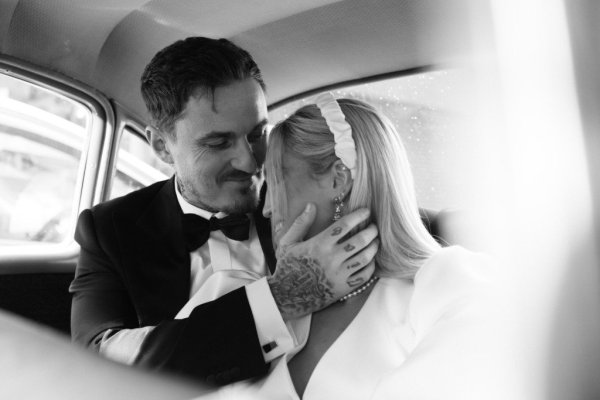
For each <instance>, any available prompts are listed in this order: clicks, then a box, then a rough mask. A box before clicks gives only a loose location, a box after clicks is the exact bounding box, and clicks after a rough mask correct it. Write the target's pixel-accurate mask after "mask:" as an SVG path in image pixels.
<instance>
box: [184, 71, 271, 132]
mask: <svg viewBox="0 0 600 400" xmlns="http://www.w3.org/2000/svg"><path fill="white" fill-rule="evenodd" d="M266 118H267V106H266V100H265V97H264V93H263V91H262V88H261V87H260V86H259V85H258V83H256V82H255V81H254V80H253V79H248V80H244V81H236V82H233V83H231V84H229V85H225V86H219V87H216V88H215V89H214V90H210V89H204V90H198V91H196V92H195V93H194V95H193V96H192V97H190V99H189V100H188V102H187V104H186V107H185V109H184V112H183V113H182V115H181V119H182V120H183V121H185V122H186V123H191V124H194V125H199V126H197V127H198V128H199V127H200V126H201V127H203V128H204V129H202V130H206V131H207V132H208V131H211V130H223V129H225V130H227V129H231V130H234V131H237V130H238V129H240V128H241V127H243V128H245V129H249V128H252V127H254V126H255V125H257V124H259V123H260V122H261V121H263V120H266Z"/></svg>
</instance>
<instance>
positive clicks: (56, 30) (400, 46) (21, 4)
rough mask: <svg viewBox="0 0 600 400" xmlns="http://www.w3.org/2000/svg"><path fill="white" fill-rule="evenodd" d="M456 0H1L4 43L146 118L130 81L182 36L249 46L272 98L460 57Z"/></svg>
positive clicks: (460, 17) (18, 55)
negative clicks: (166, 47) (255, 0)
mask: <svg viewBox="0 0 600 400" xmlns="http://www.w3.org/2000/svg"><path fill="white" fill-rule="evenodd" d="M448 3H449V2H446V1H443V0H421V1H413V0H381V1H377V2H373V1H371V0H346V1H333V0H307V1H302V2H297V1H293V0H275V1H261V2H249V1H246V0H233V1H228V2H226V5H225V6H224V5H223V4H224V3H223V2H222V1H219V0H201V1H196V0H185V1H177V2H173V1H169V0H154V1H143V0H112V1H101V2H98V1H96V0H78V1H76V2H73V1H68V0H61V1H52V2H46V1H30V0H3V1H1V2H0V37H2V41H1V43H0V45H1V48H0V53H2V54H4V55H6V56H9V57H12V58H14V59H16V60H18V61H24V62H25V63H29V64H33V65H36V66H41V67H43V68H47V69H50V70H52V71H55V72H57V73H58V74H60V75H63V76H66V77H69V78H72V79H74V80H76V81H80V82H82V83H84V84H86V85H88V86H90V87H92V88H95V89H97V90H100V91H101V92H103V93H104V94H105V95H106V96H107V97H108V98H110V99H112V100H113V101H115V102H117V103H119V104H120V105H122V106H123V107H125V109H126V110H128V111H129V112H130V113H131V114H132V115H133V116H135V117H137V118H138V119H140V120H142V121H143V120H145V117H146V114H145V109H144V106H143V103H142V100H141V96H140V95H139V91H138V90H132V88H137V87H138V82H139V78H140V76H141V73H142V71H143V68H144V66H145V65H146V63H147V62H148V61H149V60H150V59H151V58H152V56H153V55H154V54H155V53H156V52H157V51H158V50H160V49H161V48H163V47H164V46H166V45H168V44H170V43H172V42H174V41H176V40H178V39H182V38H185V37H188V36H209V37H226V38H229V39H231V40H232V41H233V42H235V43H236V44H238V45H240V46H242V47H243V48H245V49H247V50H248V51H249V52H250V53H251V54H252V55H253V56H254V58H255V60H256V61H257V63H258V64H259V66H260V67H261V69H262V71H263V74H264V76H265V80H266V83H267V86H268V101H269V103H271V104H273V103H278V102H281V101H282V100H285V99H287V98H289V97H292V96H294V95H297V94H299V93H303V92H308V91H311V90H314V89H318V88H321V87H326V86H330V85H333V84H336V83H339V82H345V81H353V80H359V79H363V78H368V77H371V76H374V75H379V74H386V73H390V72H400V71H405V70H409V69H411V68H415V67H421V66H428V65H432V64H443V63H447V62H453V61H455V60H457V59H460V57H461V55H463V54H465V53H466V52H468V51H469V46H470V42H469V40H468V38H469V32H468V29H467V27H468V26H469V21H468V18H469V13H467V12H464V11H465V10H467V9H468V7H467V6H466V3H467V0H464V1H463V0H461V1H460V2H452V5H450V4H448ZM232 10H235V12H232ZM449 21H451V23H450V22H449ZM460 27H462V28H464V29H459V28H460ZM432 39H435V40H432Z"/></svg>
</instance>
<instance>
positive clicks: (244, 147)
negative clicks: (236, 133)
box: [231, 140, 258, 174]
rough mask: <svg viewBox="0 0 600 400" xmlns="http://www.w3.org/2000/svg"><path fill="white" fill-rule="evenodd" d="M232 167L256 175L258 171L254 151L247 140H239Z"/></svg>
mask: <svg viewBox="0 0 600 400" xmlns="http://www.w3.org/2000/svg"><path fill="white" fill-rule="evenodd" d="M231 165H232V166H233V167H234V168H235V169H237V170H240V171H244V172H247V173H249V174H254V173H255V172H256V170H257V169H258V165H257V163H256V157H255V156H254V150H253V149H252V146H251V145H250V143H248V141H247V140H239V141H238V145H237V146H236V149H235V155H234V158H233V160H232V161H231Z"/></svg>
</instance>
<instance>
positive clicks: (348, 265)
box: [268, 204, 379, 319]
mask: <svg viewBox="0 0 600 400" xmlns="http://www.w3.org/2000/svg"><path fill="white" fill-rule="evenodd" d="M315 215H316V209H315V207H314V205H312V204H311V205H309V206H308V207H307V209H306V210H305V212H303V213H302V214H301V215H300V216H299V217H298V218H297V219H296V221H294V224H293V225H292V226H291V227H290V229H289V230H288V232H287V233H286V234H285V235H284V236H283V237H282V238H281V239H280V240H279V245H278V248H277V268H276V270H275V274H274V275H273V276H271V277H270V278H269V279H268V282H269V286H270V287H271V293H272V294H273V298H274V299H275V302H276V303H277V306H278V307H279V311H280V312H281V315H282V316H283V318H284V319H290V318H296V317H300V316H302V315H306V314H310V313H312V312H315V311H318V310H320V309H322V308H324V307H327V306H328V305H330V304H331V303H333V302H334V301H336V300H338V299H339V298H341V297H342V296H344V295H345V294H348V293H349V292H351V291H352V290H354V289H355V288H356V287H357V286H360V285H361V284H362V283H364V282H366V281H367V280H368V279H369V278H370V277H371V275H372V274H373V271H374V268H375V267H374V263H373V259H374V257H375V254H376V253H377V248H378V246H379V240H378V239H377V228H376V227H375V225H374V224H371V225H369V226H368V227H367V228H365V229H364V230H362V231H360V232H358V233H357V234H355V235H354V236H351V237H350V238H347V239H346V238H345V236H346V235H347V234H348V232H350V231H351V230H352V229H353V228H355V227H356V226H358V225H360V224H361V223H362V222H364V221H365V220H367V219H368V218H369V211H368V210H366V209H362V210H357V211H354V212H353V213H351V214H348V215H346V216H344V217H343V218H341V219H340V220H339V221H336V222H335V223H334V224H333V225H331V226H330V227H328V228H327V229H325V230H324V231H323V232H321V233H319V234H318V235H316V236H315V237H313V238H311V239H308V240H306V241H304V242H299V240H301V239H302V238H303V237H304V236H305V235H306V232H307V231H308V229H309V228H310V226H311V224H312V222H313V221H314V218H315ZM342 238H345V239H344V241H342V242H339V241H340V240H341V239H342Z"/></svg>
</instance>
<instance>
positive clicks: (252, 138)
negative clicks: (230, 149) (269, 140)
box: [247, 129, 267, 143]
mask: <svg viewBox="0 0 600 400" xmlns="http://www.w3.org/2000/svg"><path fill="white" fill-rule="evenodd" d="M266 135H267V130H266V129H263V130H261V131H259V132H252V133H251V134H249V135H248V136H247V137H248V143H256V142H258V141H260V140H261V139H262V138H264V137H265V136H266Z"/></svg>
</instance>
